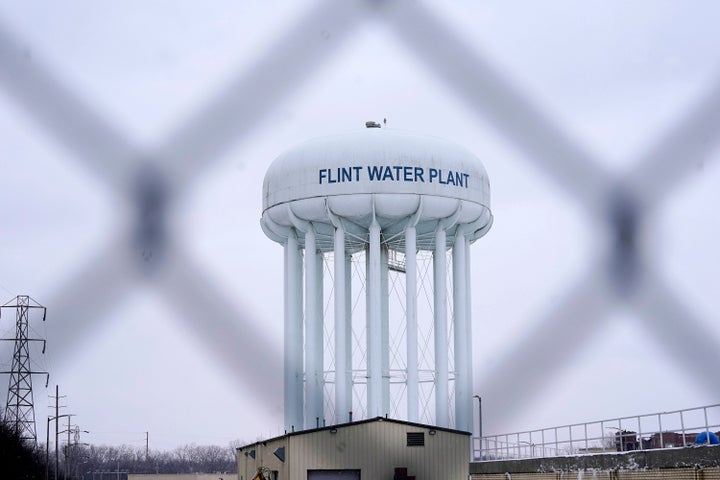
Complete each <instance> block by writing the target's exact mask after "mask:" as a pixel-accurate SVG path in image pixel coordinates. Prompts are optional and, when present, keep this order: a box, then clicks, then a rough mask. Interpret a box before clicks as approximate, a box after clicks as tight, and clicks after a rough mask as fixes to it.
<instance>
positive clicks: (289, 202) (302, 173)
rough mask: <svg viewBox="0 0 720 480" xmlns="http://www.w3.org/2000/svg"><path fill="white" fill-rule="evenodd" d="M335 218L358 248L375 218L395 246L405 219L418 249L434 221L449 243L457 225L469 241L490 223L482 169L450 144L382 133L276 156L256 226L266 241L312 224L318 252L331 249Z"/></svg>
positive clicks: (371, 131)
mask: <svg viewBox="0 0 720 480" xmlns="http://www.w3.org/2000/svg"><path fill="white" fill-rule="evenodd" d="M338 218H339V219H342V221H344V222H345V223H346V224H347V225H348V226H349V227H350V229H351V231H353V239H354V241H355V242H356V243H357V247H358V248H360V247H361V245H362V244H363V243H365V242H366V238H364V236H366V235H367V229H368V227H369V226H370V223H371V222H372V221H373V219H375V220H376V221H377V222H378V224H379V225H380V227H381V228H382V231H383V235H384V237H385V243H387V245H388V246H389V247H390V248H393V249H401V248H404V246H403V245H404V244H403V242H404V239H403V235H401V234H400V233H401V232H402V231H403V229H404V228H405V226H406V225H407V224H408V222H409V221H412V222H415V225H416V228H417V232H418V248H421V249H431V248H433V235H432V232H434V231H435V230H436V229H437V226H438V224H439V222H444V224H443V227H444V228H446V229H447V231H448V245H450V244H451V242H452V240H453V236H454V232H455V231H456V230H457V228H461V227H462V228H464V229H466V230H465V234H466V235H468V237H469V239H470V240H471V241H474V240H476V239H477V238H479V237H480V236H482V235H484V233H485V232H486V231H487V230H488V229H489V227H490V225H491V224H492V214H491V211H490V185H489V181H488V176H487V172H486V171H485V168H484V166H483V165H482V163H481V162H480V160H479V159H478V158H477V157H476V156H475V155H473V154H472V153H470V152H469V151H468V150H466V149H465V148H462V147H460V146H458V145H456V144H453V143H451V142H448V141H446V140H442V139H439V138H435V137H430V136H424V135H417V134H411V133H407V132H400V131H396V130H389V129H384V128H368V129H364V130H358V131H357V132H352V133H347V134H340V135H334V136H328V137H322V138H317V139H313V140H309V141H307V142H304V143H302V144H300V145H298V146H296V147H294V148H292V149H290V150H288V151H286V152H285V153H283V154H282V155H280V156H279V157H278V158H277V159H275V161H274V162H273V163H272V165H271V166H270V168H269V169H268V171H267V173H266V175H265V180H264V182H263V212H262V220H261V224H262V226H263V229H264V231H265V232H266V234H268V236H270V237H271V238H273V239H274V240H276V241H278V242H282V241H283V239H284V238H285V237H286V236H287V233H286V232H287V230H288V229H289V228H290V227H293V226H295V227H297V223H298V222H300V223H304V222H310V223H311V224H312V225H313V227H314V228H315V230H316V231H317V232H318V234H319V238H318V240H319V242H318V247H319V248H321V249H322V250H324V251H329V250H332V231H333V228H334V227H333V219H336V220H335V221H337V219H338ZM468 229H469V230H468ZM323 233H325V234H326V235H325V236H326V240H327V241H325V242H323V241H322V238H323ZM393 237H396V238H393Z"/></svg>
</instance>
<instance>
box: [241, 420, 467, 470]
mask: <svg viewBox="0 0 720 480" xmlns="http://www.w3.org/2000/svg"><path fill="white" fill-rule="evenodd" d="M431 430H432V431H434V432H435V433H434V434H433V435H431V434H430V431H431ZM408 432H423V433H424V437H425V446H417V447H408V446H407V433H408ZM281 445H285V447H286V450H285V463H284V465H281V463H282V462H279V461H278V460H277V458H275V456H274V455H273V454H272V452H273V451H274V450H275V449H276V448H278V446H281ZM249 449H255V450H256V454H255V455H256V458H255V459H252V458H251V457H249V456H246V455H245V454H244V453H245V452H246V451H248V450H249ZM262 462H265V463H262ZM469 463H470V447H469V435H468V434H465V433H462V432H457V431H452V430H441V429H436V428H433V427H430V426H423V425H416V424H409V423H405V422H399V421H393V420H383V419H377V420H371V421H367V422H358V423H354V424H348V425H344V426H343V425H340V426H337V427H336V432H334V433H333V432H332V431H331V429H330V428H324V429H320V430H311V431H306V432H302V433H296V434H292V435H289V436H285V437H281V438H280V439H277V440H271V441H267V442H266V445H263V444H262V443H258V444H255V445H253V446H248V447H244V449H243V451H239V452H238V472H239V476H240V478H239V480H252V478H253V477H254V475H255V472H256V471H257V468H258V467H260V466H262V465H265V466H268V467H269V468H270V469H271V470H277V471H278V472H279V473H278V480H306V479H307V472H308V470H350V469H359V470H360V471H361V479H362V480H381V479H390V478H392V476H393V474H394V470H395V468H397V467H405V468H407V469H408V475H409V476H414V477H415V478H416V479H417V480H432V479H439V478H442V479H443V480H467V478H468V475H469Z"/></svg>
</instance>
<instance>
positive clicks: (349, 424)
mask: <svg viewBox="0 0 720 480" xmlns="http://www.w3.org/2000/svg"><path fill="white" fill-rule="evenodd" d="M373 422H390V423H397V424H401V425H407V426H409V427H418V428H427V429H429V430H437V431H440V432H449V433H455V434H458V435H466V436H468V437H469V436H471V435H472V433H470V432H465V431H463V430H455V429H452V428H445V427H438V426H435V425H426V424H424V423H417V422H407V421H405V420H397V419H394V418H387V417H373V418H367V419H364V420H358V421H356V422H346V423H338V424H335V425H326V426H324V427H319V428H311V429H307V430H298V431H296V432H290V433H286V434H284V435H279V436H277V437H272V438H268V439H265V440H258V441H257V442H253V443H248V444H247V445H243V446H242V447H238V448H237V450H239V451H242V450H243V449H245V448H248V447H252V446H254V445H258V444H265V443H267V442H273V441H275V440H279V439H281V438H285V437H294V436H297V435H305V434H308V433H314V432H321V431H327V430H332V429H333V428H335V429H339V428H347V427H354V426H356V425H362V424H365V423H373Z"/></svg>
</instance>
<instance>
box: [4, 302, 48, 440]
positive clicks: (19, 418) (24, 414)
mask: <svg viewBox="0 0 720 480" xmlns="http://www.w3.org/2000/svg"><path fill="white" fill-rule="evenodd" d="M13 302H14V303H13ZM9 308H14V309H15V338H1V339H0V340H3V341H13V342H15V348H14V349H13V359H12V367H11V368H10V370H9V371H4V372H0V374H7V375H10V381H9V382H8V394H7V404H6V407H5V422H6V423H7V424H8V425H10V426H12V427H14V428H15V431H16V432H17V433H18V436H19V437H20V439H21V440H23V441H24V440H30V441H32V442H33V444H37V431H36V429H35V406H34V403H33V393H32V376H33V375H45V376H46V377H45V386H46V387H47V384H48V381H49V380H50V374H49V373H48V372H39V371H33V370H32V367H31V365H30V342H42V343H43V346H42V353H45V343H46V342H45V340H44V339H42V338H29V336H28V334H29V330H30V325H29V316H30V315H29V313H30V311H31V310H32V309H36V308H37V309H40V310H41V312H42V319H43V322H44V321H45V311H46V310H45V307H43V306H42V305H40V304H39V303H37V302H36V301H34V300H33V299H31V298H30V297H29V296H28V295H18V296H17V297H15V298H14V299H13V300H10V301H9V302H7V303H6V304H4V305H1V306H0V315H2V311H3V310H4V309H9Z"/></svg>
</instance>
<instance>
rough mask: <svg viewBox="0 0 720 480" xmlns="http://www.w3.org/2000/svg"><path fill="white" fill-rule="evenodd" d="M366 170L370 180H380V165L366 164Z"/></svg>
mask: <svg viewBox="0 0 720 480" xmlns="http://www.w3.org/2000/svg"><path fill="white" fill-rule="evenodd" d="M367 170H368V177H369V178H370V180H380V176H381V175H382V167H376V166H374V165H373V166H370V165H368V167H367Z"/></svg>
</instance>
